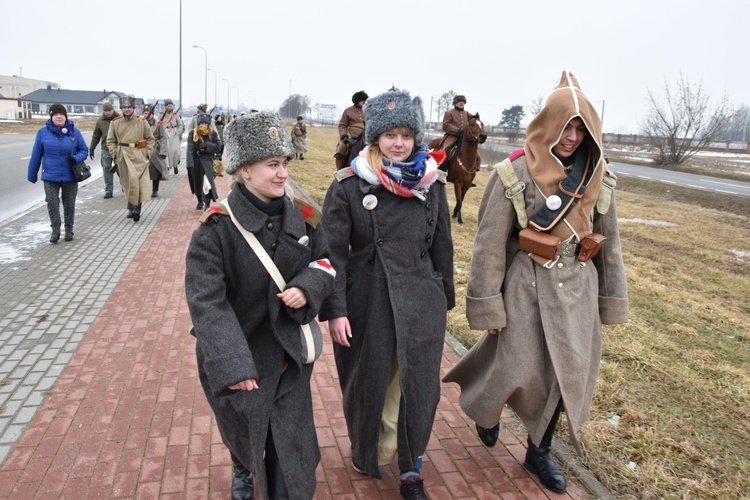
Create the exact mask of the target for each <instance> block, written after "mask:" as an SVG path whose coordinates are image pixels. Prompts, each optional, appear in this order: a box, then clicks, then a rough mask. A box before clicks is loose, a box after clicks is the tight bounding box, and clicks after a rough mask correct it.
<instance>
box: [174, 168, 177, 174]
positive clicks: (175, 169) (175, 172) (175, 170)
mask: <svg viewBox="0 0 750 500" xmlns="http://www.w3.org/2000/svg"><path fill="white" fill-rule="evenodd" d="M174 175H177V167H175V168H174Z"/></svg>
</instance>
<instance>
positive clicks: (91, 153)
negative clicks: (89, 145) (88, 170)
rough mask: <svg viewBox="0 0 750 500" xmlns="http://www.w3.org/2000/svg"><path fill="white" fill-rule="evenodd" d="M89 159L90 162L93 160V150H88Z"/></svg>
mask: <svg viewBox="0 0 750 500" xmlns="http://www.w3.org/2000/svg"><path fill="white" fill-rule="evenodd" d="M89 158H91V159H92V160H93V159H94V150H93V149H89Z"/></svg>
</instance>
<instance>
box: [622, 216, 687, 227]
mask: <svg viewBox="0 0 750 500" xmlns="http://www.w3.org/2000/svg"><path fill="white" fill-rule="evenodd" d="M617 221H618V222H619V223H620V224H628V223H633V224H647V225H649V226H676V225H677V224H675V223H674V222H667V221H664V220H651V219H640V218H635V219H617Z"/></svg>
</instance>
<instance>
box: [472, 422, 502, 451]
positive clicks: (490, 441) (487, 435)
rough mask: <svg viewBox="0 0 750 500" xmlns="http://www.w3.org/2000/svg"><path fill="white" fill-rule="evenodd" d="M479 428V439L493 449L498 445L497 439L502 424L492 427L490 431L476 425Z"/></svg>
mask: <svg viewBox="0 0 750 500" xmlns="http://www.w3.org/2000/svg"><path fill="white" fill-rule="evenodd" d="M474 425H475V426H476V428H477V435H478V436H479V439H480V440H481V441H482V442H483V443H484V444H485V445H486V446H488V447H490V448H492V447H493V446H495V443H497V438H498V436H499V435H500V422H498V423H497V425H496V426H494V427H490V428H489V429H487V428H484V427H482V426H481V425H479V424H474Z"/></svg>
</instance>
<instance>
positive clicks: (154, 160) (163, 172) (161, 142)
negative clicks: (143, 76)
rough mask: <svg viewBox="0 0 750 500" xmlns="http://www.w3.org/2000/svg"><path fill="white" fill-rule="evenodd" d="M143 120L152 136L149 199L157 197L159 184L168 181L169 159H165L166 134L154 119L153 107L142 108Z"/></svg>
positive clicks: (150, 105) (149, 105) (151, 105)
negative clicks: (152, 149) (152, 150)
mask: <svg viewBox="0 0 750 500" xmlns="http://www.w3.org/2000/svg"><path fill="white" fill-rule="evenodd" d="M143 119H144V120H145V121H146V123H148V126H149V127H150V128H151V133H152V134H153V136H154V152H153V154H152V155H151V158H149V163H148V175H149V179H151V198H156V197H157V196H159V182H160V181H168V180H169V158H168V157H167V147H168V140H167V133H166V132H165V131H164V126H163V125H162V124H161V123H159V122H158V121H156V119H155V118H154V105H153V104H146V105H145V106H144V107H143Z"/></svg>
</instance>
